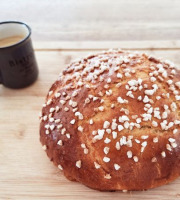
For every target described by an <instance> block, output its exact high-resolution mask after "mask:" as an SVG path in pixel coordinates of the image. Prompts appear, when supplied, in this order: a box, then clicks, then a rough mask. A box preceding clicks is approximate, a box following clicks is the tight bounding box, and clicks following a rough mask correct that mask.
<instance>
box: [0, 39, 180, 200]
mask: <svg viewBox="0 0 180 200" xmlns="http://www.w3.org/2000/svg"><path fill="white" fill-rule="evenodd" d="M110 47H111V48H112V47H114V48H116V47H122V48H123V49H133V50H139V51H145V52H148V53H150V54H153V55H156V56H158V57H159V56H163V57H166V58H168V59H171V60H173V61H175V62H176V63H177V64H180V56H179V55H180V41H162V42H160V43H158V42H156V41H155V42H153V41H151V42H147V41H146V42H137V41H136V42H128V41H126V42H125V41H123V42H118V41H117V42H110V41H109V42H54V43H53V42H40V43H35V49H36V56H37V60H38V64H39V68H40V75H39V78H38V80H37V81H36V82H35V83H34V84H33V85H32V86H30V87H28V88H26V89H20V90H11V89H8V88H5V87H3V86H0V199H2V200H6V199H13V200H14V199H15V200H21V199H22V200H25V199H38V200H40V199H48V200H51V199H68V200H71V199H89V200H90V199H107V200H108V199H132V200H136V199H138V200H143V199H149V200H151V199H160V200H178V199H180V178H179V179H177V180H176V181H174V182H172V183H171V184H169V185H165V186H162V187H159V188H156V189H152V190H148V191H144V192H129V193H122V192H99V191H94V190H92V189H89V188H87V187H85V186H83V185H81V184H79V183H75V182H70V181H68V180H66V178H64V176H63V175H62V174H61V173H60V172H59V170H58V169H57V168H56V167H54V166H53V164H52V163H51V162H50V161H49V159H48V158H47V156H46V154H45V153H44V152H43V150H42V148H41V145H40V142H39V121H38V113H39V112H40V110H41V105H42V103H43V102H44V99H45V95H46V94H47V91H48V89H49V87H50V86H51V84H52V83H53V81H54V80H56V78H57V76H58V74H59V72H60V71H62V69H63V67H65V65H66V64H68V63H69V62H70V61H71V60H73V59H74V58H78V57H81V56H84V55H87V54H89V53H90V52H94V53H95V52H97V51H100V50H101V49H107V48H110Z"/></svg>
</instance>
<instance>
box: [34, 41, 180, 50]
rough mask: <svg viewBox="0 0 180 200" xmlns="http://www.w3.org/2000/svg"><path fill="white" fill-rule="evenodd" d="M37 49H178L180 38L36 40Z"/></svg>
mask: <svg viewBox="0 0 180 200" xmlns="http://www.w3.org/2000/svg"><path fill="white" fill-rule="evenodd" d="M33 44H34V48H35V49H36V51H50V50H51V51H57V50H59V51H61V50H62V51H72V50H76V51H84V50H86V51H87V50H88V51H90V50H92V51H93V50H106V49H110V48H122V49H126V50H153V49H155V50H169V49H171V50H173V49H174V50H178V49H180V40H161V41H148V40H147V41H79V42H78V41H74V42H72V41H71V42H70V41H51V42H49V41H48V42H45V41H41V42H36V41H35V42H34V43H33Z"/></svg>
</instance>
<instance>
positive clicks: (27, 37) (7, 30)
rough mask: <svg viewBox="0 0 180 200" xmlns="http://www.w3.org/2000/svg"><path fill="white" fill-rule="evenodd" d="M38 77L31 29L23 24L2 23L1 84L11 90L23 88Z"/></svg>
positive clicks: (0, 51) (0, 39)
mask: <svg viewBox="0 0 180 200" xmlns="http://www.w3.org/2000/svg"><path fill="white" fill-rule="evenodd" d="M37 77H38V67H37V62H36V58H35V54H34V50H33V46H32V41H31V29H30V27H29V26H28V25H27V24H25V23H22V22H16V21H7V22H1V23H0V83H1V84H3V85H4V86H6V87H9V88H23V87H26V86H28V85H30V84H32V83H33V82H34V81H35V80H36V79H37Z"/></svg>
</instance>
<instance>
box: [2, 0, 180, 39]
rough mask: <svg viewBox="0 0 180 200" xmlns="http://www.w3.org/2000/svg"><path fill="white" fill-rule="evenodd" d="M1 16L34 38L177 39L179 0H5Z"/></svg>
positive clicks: (179, 20) (179, 19) (179, 15)
mask: <svg viewBox="0 0 180 200" xmlns="http://www.w3.org/2000/svg"><path fill="white" fill-rule="evenodd" d="M0 7H1V12H0V19H1V21H4V20H20V21H25V22H26V23H28V24H29V25H30V26H31V27H32V30H33V38H34V40H37V41H39V40H41V41H42V40H43V41H45V40H48V41H52V40H54V41H56V40H59V41H60V40H61V41H62V40H67V41H83V40H91V41H92V40H101V41H104V40H121V41H122V40H171V39H174V40H177V39H179V35H180V12H179V10H180V1H179V0H146V1H144V0H113V1H111V0H98V1H97V0H86V1H84V0H76V1H74V0H53V1H50V0H38V1H36V0H29V1H27V0H26V1H22V0H14V1H12V0H6V1H2V0H1V1H0Z"/></svg>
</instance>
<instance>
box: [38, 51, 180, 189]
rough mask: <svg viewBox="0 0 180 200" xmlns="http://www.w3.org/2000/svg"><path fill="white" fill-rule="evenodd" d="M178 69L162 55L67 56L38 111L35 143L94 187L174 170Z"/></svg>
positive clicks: (177, 165) (140, 182) (162, 179)
mask: <svg viewBox="0 0 180 200" xmlns="http://www.w3.org/2000/svg"><path fill="white" fill-rule="evenodd" d="M179 89H180V72H179V70H178V69H176V67H175V65H174V64H173V63H172V62H170V61H169V60H165V61H162V60H159V59H156V58H154V57H152V56H147V55H146V54H140V53H136V52H124V51H121V50H117V51H116V50H109V51H107V52H103V53H99V54H97V55H90V56H88V57H86V58H83V59H79V60H77V61H75V62H73V63H71V64H70V65H69V66H67V68H66V69H65V70H64V71H63V73H62V74H61V75H60V76H59V78H58V80H57V81H56V82H55V83H54V84H53V85H52V87H51V88H50V90H49V93H48V95H47V97H46V102H45V104H44V105H43V109H42V115H41V117H40V120H41V123H40V141H41V143H42V145H43V149H44V150H45V151H46V153H47V155H48V157H49V158H50V160H51V161H53V163H54V164H55V165H56V166H58V168H59V169H60V170H62V172H63V173H64V175H65V176H66V177H67V178H68V179H70V180H74V181H78V182H81V183H82V184H84V185H86V186H88V187H91V188H94V189H98V190H144V189H149V188H154V187H157V186H160V185H164V184H167V183H169V182H170V181H172V180H174V179H176V178H177V177H178V176H179V175H180V131H179V125H180V113H179V106H180V104H179V103H180V94H179Z"/></svg>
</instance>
